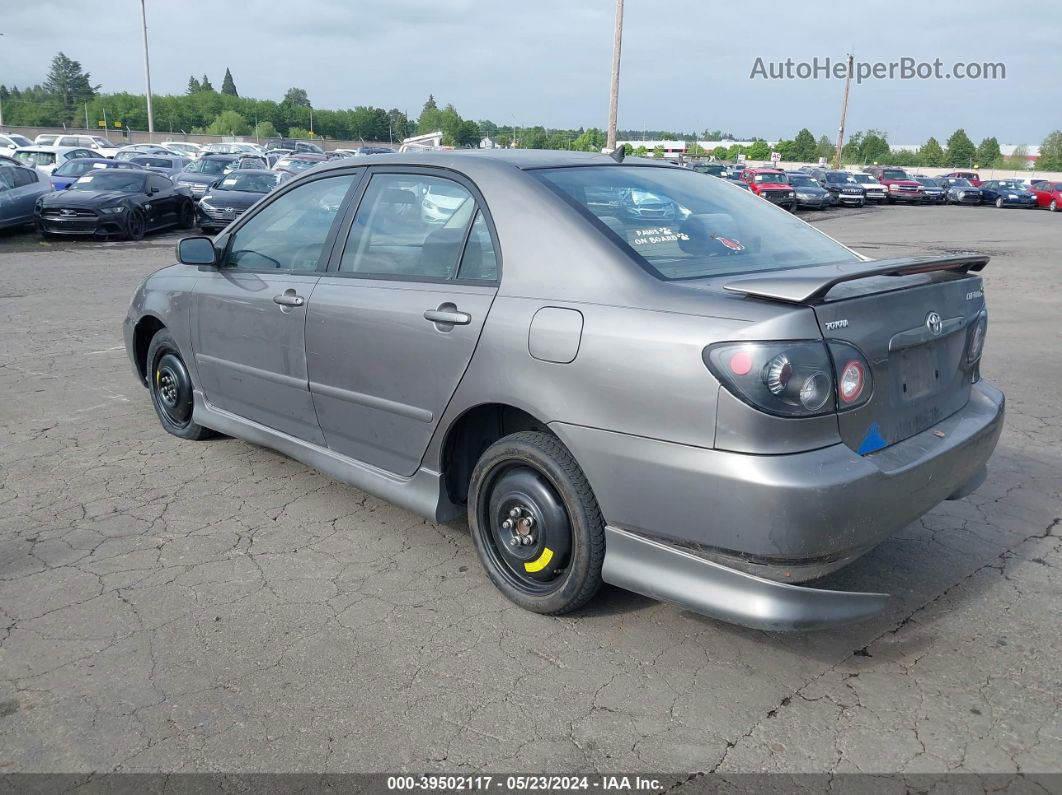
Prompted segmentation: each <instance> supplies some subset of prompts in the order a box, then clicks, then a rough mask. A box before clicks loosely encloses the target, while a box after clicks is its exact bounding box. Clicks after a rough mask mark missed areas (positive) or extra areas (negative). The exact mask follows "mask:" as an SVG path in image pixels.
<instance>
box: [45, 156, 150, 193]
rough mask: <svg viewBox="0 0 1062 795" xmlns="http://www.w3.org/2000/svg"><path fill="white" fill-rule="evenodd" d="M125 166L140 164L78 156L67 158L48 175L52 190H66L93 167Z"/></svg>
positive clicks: (132, 167) (133, 167)
mask: <svg viewBox="0 0 1062 795" xmlns="http://www.w3.org/2000/svg"><path fill="white" fill-rule="evenodd" d="M104 168H126V169H129V168H131V169H139V168H140V166H137V165H134V164H133V163H131V162H128V161H124V160H111V159H110V158H106V157H79V158H77V159H75V160H67V161H66V162H65V163H63V165H61V166H59V167H58V168H57V169H55V171H53V172H52V175H51V177H50V179H51V183H52V188H53V189H54V190H66V189H67V188H69V187H70V186H71V185H73V184H74V183H75V182H77V180H78V179H79V178H80V177H81V176H83V175H84V174H86V173H88V172H89V171H92V170H94V169H104Z"/></svg>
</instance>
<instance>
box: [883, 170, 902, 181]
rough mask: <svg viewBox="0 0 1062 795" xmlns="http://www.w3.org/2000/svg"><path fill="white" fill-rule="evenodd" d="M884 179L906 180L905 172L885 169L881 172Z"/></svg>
mask: <svg viewBox="0 0 1062 795" xmlns="http://www.w3.org/2000/svg"><path fill="white" fill-rule="evenodd" d="M881 176H883V177H884V178H885V179H907V172H906V171H904V170H903V169H902V168H887V169H885V170H884V171H882V172H881Z"/></svg>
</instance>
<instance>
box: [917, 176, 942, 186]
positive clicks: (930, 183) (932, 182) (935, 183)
mask: <svg viewBox="0 0 1062 795" xmlns="http://www.w3.org/2000/svg"><path fill="white" fill-rule="evenodd" d="M915 182H917V183H918V184H919V185H924V186H925V187H927V188H939V187H940V182H939V181H938V180H935V179H931V178H929V177H922V178H921V179H916V180H915Z"/></svg>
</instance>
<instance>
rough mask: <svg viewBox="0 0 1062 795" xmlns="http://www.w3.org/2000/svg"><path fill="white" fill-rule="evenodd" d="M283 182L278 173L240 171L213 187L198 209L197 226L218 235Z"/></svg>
mask: <svg viewBox="0 0 1062 795" xmlns="http://www.w3.org/2000/svg"><path fill="white" fill-rule="evenodd" d="M282 182H283V178H282V177H281V175H280V174H278V173H276V172H275V171H269V170H264V169H238V170H236V171H232V172H230V173H229V174H227V175H226V176H224V177H223V178H222V179H221V180H219V181H218V182H216V183H215V184H214V186H213V187H211V188H210V189H209V190H208V191H207V192H206V194H204V196H203V198H202V199H200V200H199V204H198V206H197V208H196V223H197V224H198V225H199V228H200V229H202V230H203V231H204V232H207V233H208V234H209V233H213V232H218V231H220V230H222V229H224V228H225V227H226V226H228V225H229V224H230V223H232V222H233V221H235V220H236V219H237V218H239V217H240V216H241V215H243V213H244V212H245V211H246V210H247V208H248V207H250V206H251V205H252V204H254V203H255V202H256V201H258V200H259V199H261V198H262V197H263V196H265V195H266V194H267V193H271V192H272V191H274V190H276V188H277V187H278V186H279V185H280V184H281V183H282Z"/></svg>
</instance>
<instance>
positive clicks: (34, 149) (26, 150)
mask: <svg viewBox="0 0 1062 795" xmlns="http://www.w3.org/2000/svg"><path fill="white" fill-rule="evenodd" d="M13 155H14V158H15V160H17V161H18V162H19V163H21V164H22V165H24V166H29V167H30V168H35V169H37V170H38V171H40V172H41V173H42V174H44V175H46V176H48V175H50V174H51V173H52V172H53V171H55V169H56V168H58V167H59V166H61V165H62V164H63V163H65V162H67V161H68V160H76V159H77V158H79V157H93V158H94V157H97V155H96V153H95V152H93V151H92V150H90V149H77V148H72V147H68V146H24V147H22V148H21V149H16V150H15V151H14V152H13Z"/></svg>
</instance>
